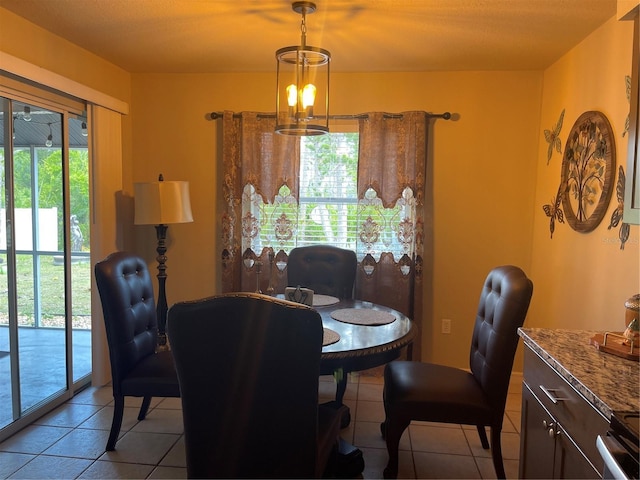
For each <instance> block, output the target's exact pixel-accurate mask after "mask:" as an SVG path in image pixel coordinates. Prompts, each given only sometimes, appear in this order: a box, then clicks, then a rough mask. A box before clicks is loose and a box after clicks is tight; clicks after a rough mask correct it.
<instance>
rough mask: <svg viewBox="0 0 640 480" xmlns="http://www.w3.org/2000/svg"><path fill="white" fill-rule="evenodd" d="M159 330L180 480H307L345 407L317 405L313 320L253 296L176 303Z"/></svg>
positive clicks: (308, 311)
mask: <svg viewBox="0 0 640 480" xmlns="http://www.w3.org/2000/svg"><path fill="white" fill-rule="evenodd" d="M168 332H169V338H171V345H172V349H173V354H174V358H175V364H176V370H177V372H178V379H179V381H180V389H181V391H182V415H183V419H184V440H185V451H186V459H187V474H188V477H189V478H256V477H257V478H312V477H320V476H321V475H322V474H323V472H324V471H325V468H326V465H327V463H328V460H329V458H330V457H331V454H332V452H334V451H335V450H334V449H336V448H337V445H338V436H339V430H340V419H341V416H342V415H343V414H344V411H345V409H346V407H340V408H326V407H324V406H318V377H319V372H320V355H321V351H322V337H323V329H322V319H321V317H320V314H319V313H318V312H317V311H315V310H313V309H312V308H310V307H307V306H304V305H301V304H297V303H293V302H288V301H286V300H279V299H276V298H273V297H269V296H266V295H261V294H257V293H247V292H243V293H229V294H224V295H219V296H215V297H210V298H206V299H202V300H195V301H188V302H179V303H176V304H174V305H173V306H172V307H171V308H170V309H169V314H168Z"/></svg>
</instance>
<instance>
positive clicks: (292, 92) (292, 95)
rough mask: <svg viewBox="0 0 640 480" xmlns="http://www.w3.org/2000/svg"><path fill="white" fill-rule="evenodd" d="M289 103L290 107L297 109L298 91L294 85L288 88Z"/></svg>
mask: <svg viewBox="0 0 640 480" xmlns="http://www.w3.org/2000/svg"><path fill="white" fill-rule="evenodd" d="M287 103H288V104H289V106H290V107H295V106H296V103H298V89H297V88H296V86H295V85H294V84H293V83H292V84H291V85H289V86H288V87H287Z"/></svg>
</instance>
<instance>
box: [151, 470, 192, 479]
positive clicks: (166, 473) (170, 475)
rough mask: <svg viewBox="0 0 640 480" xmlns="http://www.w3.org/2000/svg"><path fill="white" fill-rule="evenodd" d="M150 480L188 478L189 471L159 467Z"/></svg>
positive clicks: (152, 473)
mask: <svg viewBox="0 0 640 480" xmlns="http://www.w3.org/2000/svg"><path fill="white" fill-rule="evenodd" d="M149 478H150V479H161V478H166V479H174V478H187V469H186V468H179V467H157V468H156V469H155V470H154V471H153V472H151V475H150V476H149Z"/></svg>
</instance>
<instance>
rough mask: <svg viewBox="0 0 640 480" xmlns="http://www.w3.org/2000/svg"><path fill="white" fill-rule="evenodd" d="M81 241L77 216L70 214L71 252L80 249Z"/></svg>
mask: <svg viewBox="0 0 640 480" xmlns="http://www.w3.org/2000/svg"><path fill="white" fill-rule="evenodd" d="M83 241H84V237H83V236H82V231H81V230H80V223H79V222H78V217H77V216H76V215H71V251H72V252H80V251H82V242H83Z"/></svg>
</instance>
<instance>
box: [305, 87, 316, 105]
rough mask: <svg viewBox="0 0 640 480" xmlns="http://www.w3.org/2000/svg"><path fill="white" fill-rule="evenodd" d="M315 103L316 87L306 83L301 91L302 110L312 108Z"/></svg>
mask: <svg viewBox="0 0 640 480" xmlns="http://www.w3.org/2000/svg"><path fill="white" fill-rule="evenodd" d="M315 101H316V87H315V85H313V84H312V83H308V84H307V85H305V86H304V88H303V89H302V108H308V107H313V103H314V102H315Z"/></svg>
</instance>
